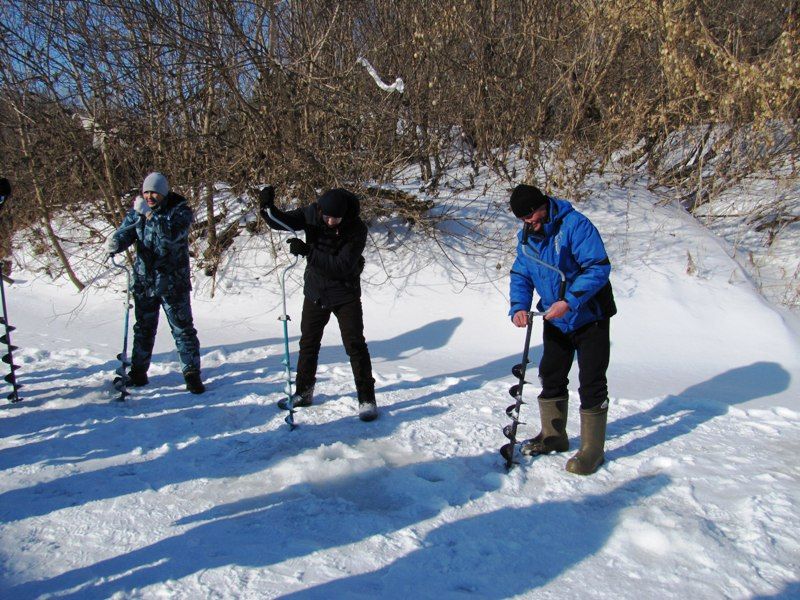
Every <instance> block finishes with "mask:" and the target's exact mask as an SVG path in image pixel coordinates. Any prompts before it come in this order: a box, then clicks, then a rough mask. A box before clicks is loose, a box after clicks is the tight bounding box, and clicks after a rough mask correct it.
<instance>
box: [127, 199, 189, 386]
mask: <svg viewBox="0 0 800 600" xmlns="http://www.w3.org/2000/svg"><path fill="white" fill-rule="evenodd" d="M192 220H193V215H192V210H191V209H190V208H189V205H188V204H187V203H186V198H184V197H183V196H180V195H178V194H176V193H174V192H170V193H169V194H168V195H167V197H166V198H164V200H163V201H162V202H161V204H160V205H159V206H157V207H156V208H154V209H153V211H152V212H151V213H150V215H149V216H148V217H147V218H144V217H142V216H141V215H140V214H139V213H137V212H136V211H135V210H130V211H129V212H128V214H127V215H126V216H125V219H124V220H123V221H122V225H121V226H120V228H119V229H118V230H117V233H116V234H115V236H116V238H117V241H118V242H119V249H120V250H123V249H125V248H127V247H128V246H130V245H131V244H133V243H134V242H136V260H135V262H134V265H133V283H132V287H131V291H132V292H133V298H134V306H135V316H136V322H135V324H134V326H133V350H132V352H131V363H132V364H131V370H132V371H137V372H140V373H146V372H147V369H148V368H149V367H150V359H151V357H152V354H153V344H154V342H155V338H156V329H157V327H158V309H159V307H163V308H164V314H166V316H167V322H168V323H169V326H170V329H171V330H172V337H174V338H175V345H176V346H177V348H178V355H179V356H180V360H181V366H182V370H183V373H184V374H185V373H187V372H189V371H198V372H199V371H200V342H199V341H198V339H197V330H196V329H195V328H194V323H193V319H192V307H191V303H190V300H189V294H190V291H191V289H192V284H191V279H190V273H189V242H188V238H189V227H190V226H191V224H192ZM126 227H127V228H128V229H126Z"/></svg>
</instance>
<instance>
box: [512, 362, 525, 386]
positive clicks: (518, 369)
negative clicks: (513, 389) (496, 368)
mask: <svg viewBox="0 0 800 600" xmlns="http://www.w3.org/2000/svg"><path fill="white" fill-rule="evenodd" d="M511 374H512V375H513V376H514V377H516V378H517V379H522V378H523V377H525V374H524V373H523V371H522V363H518V364H516V365H514V366H513V367H511ZM525 383H529V382H528V381H526V382H525Z"/></svg>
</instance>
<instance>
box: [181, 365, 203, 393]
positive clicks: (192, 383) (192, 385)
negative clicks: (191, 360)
mask: <svg viewBox="0 0 800 600" xmlns="http://www.w3.org/2000/svg"><path fill="white" fill-rule="evenodd" d="M183 378H184V379H185V380H186V389H187V390H188V391H190V392H192V393H193V394H202V393H203V392H205V391H206V386H204V385H203V382H202V380H201V379H200V371H186V373H184V374H183Z"/></svg>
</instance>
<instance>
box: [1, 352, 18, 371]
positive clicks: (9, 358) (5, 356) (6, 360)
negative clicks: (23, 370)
mask: <svg viewBox="0 0 800 600" xmlns="http://www.w3.org/2000/svg"><path fill="white" fill-rule="evenodd" d="M2 360H3V362H4V363H6V364H7V365H10V366H11V368H14V366H15V365H14V363H12V362H11V361H12V360H13V358H12V356H11V354H10V353H9V354H3V358H2Z"/></svg>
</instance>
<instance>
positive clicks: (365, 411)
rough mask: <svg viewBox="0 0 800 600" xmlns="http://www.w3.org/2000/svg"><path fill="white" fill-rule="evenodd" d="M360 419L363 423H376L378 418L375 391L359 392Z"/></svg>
mask: <svg viewBox="0 0 800 600" xmlns="http://www.w3.org/2000/svg"><path fill="white" fill-rule="evenodd" d="M358 418H359V419H361V420H362V421H374V420H375V419H377V418H378V404H377V403H376V402H375V391H374V390H368V391H363V392H358Z"/></svg>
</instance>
